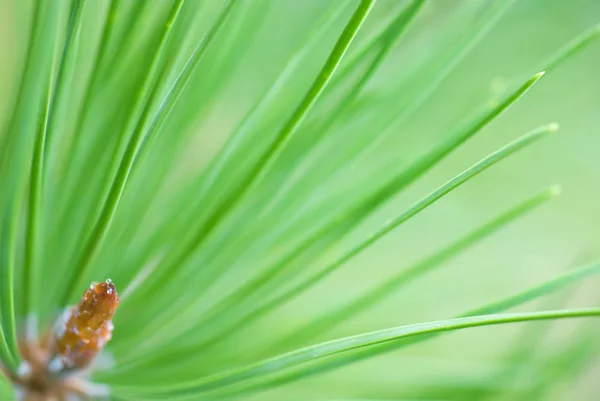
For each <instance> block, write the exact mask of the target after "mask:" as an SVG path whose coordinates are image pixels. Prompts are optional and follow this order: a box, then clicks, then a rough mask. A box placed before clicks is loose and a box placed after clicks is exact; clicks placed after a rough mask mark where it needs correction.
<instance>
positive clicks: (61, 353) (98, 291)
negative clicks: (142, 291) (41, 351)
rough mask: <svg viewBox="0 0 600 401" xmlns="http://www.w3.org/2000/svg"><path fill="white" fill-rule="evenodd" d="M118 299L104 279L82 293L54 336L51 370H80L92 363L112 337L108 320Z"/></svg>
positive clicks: (115, 308) (115, 292)
mask: <svg viewBox="0 0 600 401" xmlns="http://www.w3.org/2000/svg"><path fill="white" fill-rule="evenodd" d="M118 306H119V296H118V294H117V290H116V288H115V285H114V284H113V282H112V281H111V280H110V279H108V280H106V281H105V282H102V283H94V284H92V285H91V286H90V288H89V289H87V290H85V292H84V293H83V296H82V297H81V300H80V301H79V304H78V305H77V306H75V307H74V308H73V309H71V311H70V312H69V313H68V315H67V316H66V321H64V322H61V324H60V326H59V327H58V329H57V333H56V343H55V348H54V352H55V355H56V357H55V359H54V362H51V363H53V364H55V365H56V364H58V366H51V368H52V369H54V370H65V369H66V370H68V369H82V368H84V367H86V366H87V365H89V364H90V362H92V360H93V359H94V357H95V356H96V355H97V354H98V353H99V352H100V351H101V350H102V348H104V345H105V344H106V343H107V342H108V341H109V340H110V339H111V337H112V330H113V324H112V317H113V315H114V314H115V311H116V310H117V307H118Z"/></svg>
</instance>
